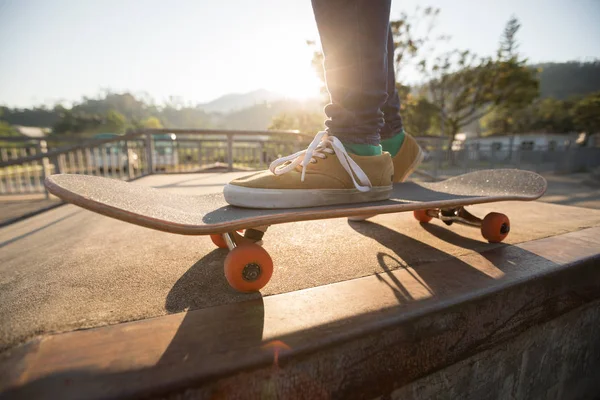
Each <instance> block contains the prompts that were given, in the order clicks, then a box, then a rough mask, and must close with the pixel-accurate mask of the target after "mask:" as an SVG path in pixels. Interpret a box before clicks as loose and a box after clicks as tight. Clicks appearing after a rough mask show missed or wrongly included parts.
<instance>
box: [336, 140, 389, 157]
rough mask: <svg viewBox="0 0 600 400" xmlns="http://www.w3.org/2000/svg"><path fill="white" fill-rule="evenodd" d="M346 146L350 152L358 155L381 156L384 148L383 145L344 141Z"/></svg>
mask: <svg viewBox="0 0 600 400" xmlns="http://www.w3.org/2000/svg"><path fill="white" fill-rule="evenodd" d="M342 144H343V145H344V148H345V149H346V151H347V152H348V153H351V154H356V155H357V156H380V155H381V153H382V151H383V149H382V147H381V145H377V146H375V145H372V144H359V143H344V142H342Z"/></svg>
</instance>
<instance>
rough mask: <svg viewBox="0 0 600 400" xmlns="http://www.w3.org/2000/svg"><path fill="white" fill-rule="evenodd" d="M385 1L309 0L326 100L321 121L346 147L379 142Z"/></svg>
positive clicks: (386, 19)
mask: <svg viewBox="0 0 600 400" xmlns="http://www.w3.org/2000/svg"><path fill="white" fill-rule="evenodd" d="M390 3H391V0H377V1H372V0H312V5H313V10H314V14H315V20H316V22H317V27H318V29H319V36H320V38H321V45H322V48H323V55H324V63H323V66H324V69H325V80H326V84H327V89H328V90H329V94H330V99H331V102H330V104H328V105H327V106H326V107H325V114H326V115H327V117H328V120H327V121H326V122H325V125H326V126H327V131H328V132H329V133H330V134H331V135H333V136H336V137H338V138H339V139H340V140H341V141H342V143H344V145H345V146H346V147H347V148H348V149H349V150H350V151H353V150H355V149H358V150H361V147H360V146H353V145H354V144H359V145H361V144H362V145H374V146H377V147H378V145H379V141H380V136H379V130H380V129H381V128H382V127H383V126H384V118H383V111H382V109H381V108H382V107H383V105H384V104H385V102H386V100H387V97H388V87H387V84H388V83H387V81H388V70H387V69H388V55H387V50H388V48H389V46H388V31H389V17H390ZM353 152H355V151H353ZM365 155H366V154H365Z"/></svg>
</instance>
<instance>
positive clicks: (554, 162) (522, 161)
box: [417, 137, 600, 179]
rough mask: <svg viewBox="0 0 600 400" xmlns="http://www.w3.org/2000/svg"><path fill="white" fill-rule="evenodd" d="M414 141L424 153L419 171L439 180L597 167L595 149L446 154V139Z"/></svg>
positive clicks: (484, 148)
mask: <svg viewBox="0 0 600 400" xmlns="http://www.w3.org/2000/svg"><path fill="white" fill-rule="evenodd" d="M417 141H418V142H419V144H420V145H421V147H422V148H423V149H424V150H425V159H424V162H423V163H422V164H421V165H420V167H419V170H420V171H422V172H425V173H427V174H429V175H430V176H432V177H434V178H438V179H441V178H445V177H449V176H456V175H460V174H464V173H467V172H471V171H477V170H482V169H496V168H517V169H524V170H529V171H534V172H538V173H564V174H566V173H574V172H585V171H591V170H593V169H594V168H598V167H599V166H600V148H598V147H580V146H576V145H573V146H570V147H563V148H555V147H552V146H537V147H536V148H535V149H528V148H524V147H522V146H504V147H503V148H502V149H498V148H497V147H496V146H494V145H493V144H490V145H478V146H477V147H471V146H466V148H461V149H459V150H451V151H449V150H448V143H447V139H444V138H435V137H428V138H418V137H417Z"/></svg>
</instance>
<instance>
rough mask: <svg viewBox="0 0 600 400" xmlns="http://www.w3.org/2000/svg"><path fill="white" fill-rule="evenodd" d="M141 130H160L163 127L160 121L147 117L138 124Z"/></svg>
mask: <svg viewBox="0 0 600 400" xmlns="http://www.w3.org/2000/svg"><path fill="white" fill-rule="evenodd" d="M140 125H141V127H142V128H147V129H161V128H162V127H163V125H162V123H161V122H160V119H158V118H156V117H148V118H146V119H145V120H143V121H141V123H140Z"/></svg>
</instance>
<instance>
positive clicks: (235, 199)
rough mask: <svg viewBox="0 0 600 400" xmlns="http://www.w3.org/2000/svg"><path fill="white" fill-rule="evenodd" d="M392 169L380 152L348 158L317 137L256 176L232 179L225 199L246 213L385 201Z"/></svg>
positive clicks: (328, 139) (337, 145) (333, 141)
mask: <svg viewBox="0 0 600 400" xmlns="http://www.w3.org/2000/svg"><path fill="white" fill-rule="evenodd" d="M393 171H394V166H393V163H392V157H391V156H390V154H389V153H387V152H384V153H382V154H381V155H377V156H358V155H355V154H348V153H347V152H346V149H345V148H344V145H343V144H342V143H341V142H340V140H339V139H338V138H336V137H335V136H329V135H327V132H319V133H318V134H317V135H316V136H315V138H314V140H313V141H312V143H311V144H310V145H309V146H308V148H307V149H306V150H302V151H300V152H298V153H295V154H292V155H290V156H287V157H282V158H280V159H278V160H275V161H274V162H273V163H271V165H270V167H269V170H268V171H261V172H258V173H255V174H252V175H249V176H245V177H242V178H239V179H235V180H233V181H231V182H230V183H229V184H227V185H226V186H225V188H224V190H223V194H224V196H225V200H226V201H227V202H228V203H229V204H231V205H235V206H239V207H249V208H296V207H315V206H324V205H333V204H351V203H362V202H368V201H378V200H386V199H388V198H389V196H390V193H391V191H392V175H393V173H394V172H393Z"/></svg>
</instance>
